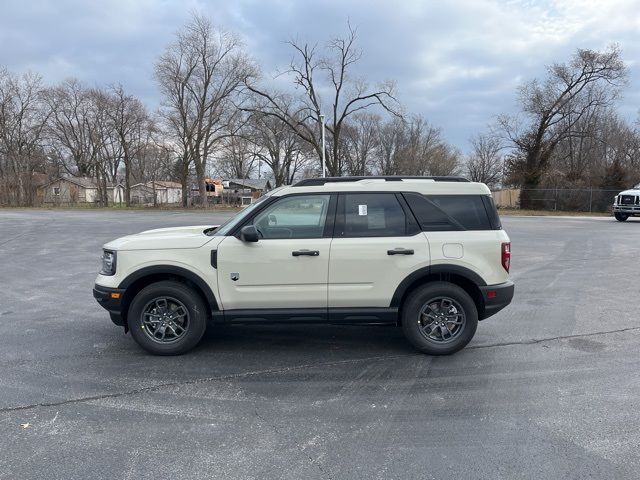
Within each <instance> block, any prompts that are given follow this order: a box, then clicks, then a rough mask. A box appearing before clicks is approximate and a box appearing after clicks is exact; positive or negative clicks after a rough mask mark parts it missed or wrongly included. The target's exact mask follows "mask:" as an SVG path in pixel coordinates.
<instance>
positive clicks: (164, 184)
mask: <svg viewBox="0 0 640 480" xmlns="http://www.w3.org/2000/svg"><path fill="white" fill-rule="evenodd" d="M151 183H152V182H147V184H148V185H149V184H151ZM156 185H160V186H161V187H165V188H180V189H182V184H180V183H178V182H170V181H165V180H156Z"/></svg>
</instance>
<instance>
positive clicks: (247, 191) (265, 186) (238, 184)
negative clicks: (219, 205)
mask: <svg viewBox="0 0 640 480" xmlns="http://www.w3.org/2000/svg"><path fill="white" fill-rule="evenodd" d="M222 185H223V186H224V189H225V190H224V198H225V201H226V202H227V203H240V204H241V205H249V204H250V203H253V202H254V201H255V200H256V199H258V198H260V197H261V196H262V195H263V194H264V193H265V192H268V191H269V190H271V182H270V181H269V180H265V179H253V178H244V179H243V178H232V179H229V180H225V181H223V182H222Z"/></svg>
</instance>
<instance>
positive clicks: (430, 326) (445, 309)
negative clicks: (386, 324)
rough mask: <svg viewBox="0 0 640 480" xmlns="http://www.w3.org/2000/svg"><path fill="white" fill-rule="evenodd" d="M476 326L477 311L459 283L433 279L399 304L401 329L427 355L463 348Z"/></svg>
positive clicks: (474, 331)
mask: <svg viewBox="0 0 640 480" xmlns="http://www.w3.org/2000/svg"><path fill="white" fill-rule="evenodd" d="M477 327H478V310H477V308H476V305H475V303H474V301H473V299H472V298H471V297H470V296H469V294H468V293H467V292H466V291H464V290H463V289H462V288H461V287H459V286H458V285H455V284H453V283H449V282H434V283H428V284H426V285H424V286H421V287H418V288H417V289H415V290H414V291H413V292H411V293H410V294H409V296H408V297H407V299H406V300H405V303H404V305H403V307H402V330H403V331H404V335H405V336H406V337H407V339H408V340H409V342H411V344H412V345H413V346H414V347H416V348H417V349H418V350H420V351H421V352H423V353H427V354H429V355H448V354H451V353H454V352H457V351H458V350H461V349H462V348H464V347H465V346H466V345H467V344H468V343H469V342H470V341H471V339H472V338H473V336H474V334H475V333H476V328H477Z"/></svg>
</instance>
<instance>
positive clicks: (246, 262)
mask: <svg viewBox="0 0 640 480" xmlns="http://www.w3.org/2000/svg"><path fill="white" fill-rule="evenodd" d="M510 258H511V244H510V241H509V237H508V236H507V234H506V233H505V231H504V230H502V227H501V225H500V219H499V217H498V214H497V211H496V208H495V206H494V204H493V201H492V199H491V195H490V192H489V189H488V188H487V187H486V185H484V184H481V183H472V182H469V181H467V180H465V179H463V178H459V177H336V178H317V179H308V180H303V181H300V182H298V183H297V184H295V185H292V186H286V187H281V188H278V189H275V190H273V191H271V192H269V193H267V194H266V195H264V196H263V197H261V198H260V199H259V200H258V201H257V202H255V203H254V204H252V205H250V206H249V207H247V208H246V209H244V210H242V211H241V212H240V213H238V214H237V215H236V216H234V217H233V218H231V219H230V220H229V221H227V222H226V223H224V224H222V225H220V226H216V227H212V226H210V225H209V226H196V227H180V228H162V229H158V230H149V231H146V232H142V233H139V234H137V235H130V236H126V237H122V238H119V239H117V240H114V241H112V242H109V243H107V244H106V245H105V246H104V252H103V256H102V270H101V272H100V274H99V275H98V278H97V280H96V285H95V287H94V290H93V295H94V297H95V298H96V299H97V300H98V302H99V303H100V304H101V305H102V306H103V307H104V308H105V309H106V310H108V311H109V313H110V315H111V319H112V321H113V322H114V323H115V324H116V325H120V326H123V327H124V329H125V332H127V331H131V334H132V336H133V338H134V339H135V341H136V342H137V343H138V344H139V345H140V346H141V347H142V348H144V349H146V350H147V351H149V352H151V353H154V354H159V355H175V354H181V353H184V352H187V351H188V350H190V349H192V348H193V347H195V346H196V345H197V344H198V342H199V341H200V339H201V338H202V335H203V334H204V331H205V329H206V327H207V325H208V324H209V323H210V324H216V323H225V324H237V323H258V322H290V323H298V324H301V323H310V322H325V323H331V324H355V323H360V324H393V325H399V326H401V327H402V329H403V331H404V334H405V336H406V337H407V339H408V340H409V341H410V342H411V343H412V344H413V345H414V346H415V347H416V348H417V349H418V350H420V351H422V352H424V353H427V354H432V355H443V354H449V353H453V352H456V351H458V350H460V349H461V348H463V347H464V346H465V345H466V344H467V343H469V341H470V340H471V339H472V337H473V335H474V334H475V331H476V327H477V324H478V320H483V319H485V318H487V317H489V316H491V315H493V314H495V313H496V312H498V311H499V310H501V309H502V308H504V307H505V306H506V305H508V304H509V303H510V302H511V299H512V297H513V290H514V285H513V283H512V282H511V281H510V280H509V275H508V272H509V264H510Z"/></svg>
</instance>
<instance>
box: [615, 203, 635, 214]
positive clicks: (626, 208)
mask: <svg viewBox="0 0 640 480" xmlns="http://www.w3.org/2000/svg"><path fill="white" fill-rule="evenodd" d="M613 213H628V214H629V215H640V205H614V206H613Z"/></svg>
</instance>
